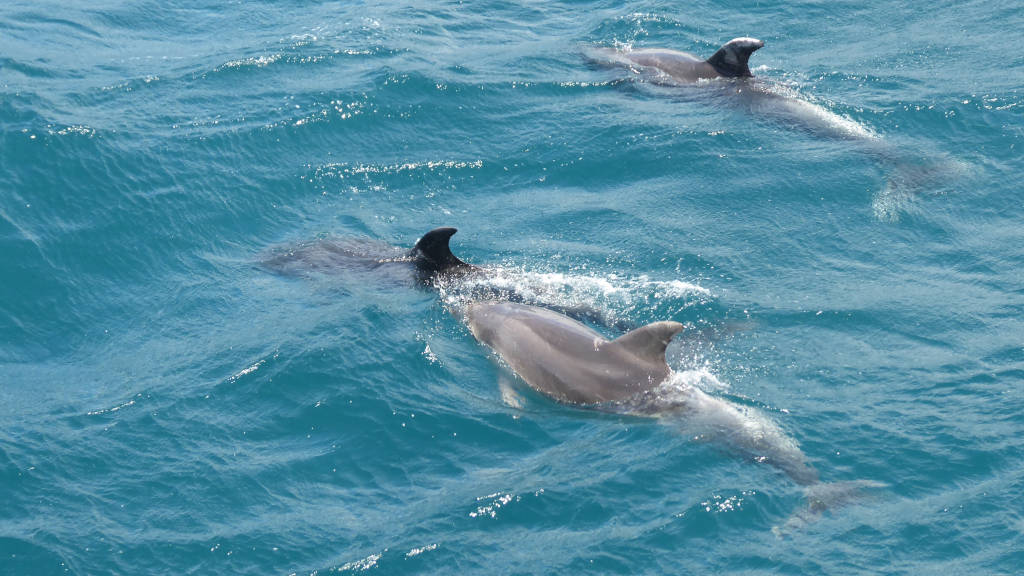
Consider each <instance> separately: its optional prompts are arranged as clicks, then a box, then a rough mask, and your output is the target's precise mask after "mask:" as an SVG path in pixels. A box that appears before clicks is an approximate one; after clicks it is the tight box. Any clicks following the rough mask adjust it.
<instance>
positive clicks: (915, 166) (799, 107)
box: [584, 37, 968, 221]
mask: <svg viewBox="0 0 1024 576" xmlns="http://www.w3.org/2000/svg"><path fill="white" fill-rule="evenodd" d="M763 47H764V42H762V41H761V40H758V39H756V38H747V37H743V38H735V39H733V40H730V41H729V42H726V43H725V44H724V45H722V47H721V48H719V49H718V50H717V51H716V52H715V53H714V54H713V55H712V56H711V57H710V58H707V59H706V60H702V59H701V58H700V57H699V56H695V55H693V54H689V53H687V52H680V51H678V50H669V49H664V48H639V49H624V50H616V49H614V48H602V47H594V48H586V49H584V55H585V57H586V58H587V59H588V60H590V61H591V62H592V63H594V64H597V65H600V66H616V67H619V66H624V67H626V68H629V69H631V70H633V71H634V72H638V73H647V74H649V75H650V78H651V80H652V82H654V83H656V84H667V85H671V86H692V87H693V90H690V91H686V93H685V94H684V95H686V96H699V97H706V98H708V99H711V100H714V101H717V102H721V103H723V104H725V105H728V106H734V107H737V108H740V109H741V110H745V111H747V112H748V113H750V114H751V116H753V117H755V118H763V119H767V120H770V121H774V122H776V123H781V124H783V125H785V126H787V127H789V128H791V129H796V130H801V131H805V132H809V133H811V134H814V135H816V136H820V137H825V138H831V139H836V140H842V141H849V142H852V143H853V144H854V145H855V147H856V149H857V150H858V151H860V152H861V153H863V154H865V155H867V156H869V157H871V158H872V159H874V160H875V161H876V162H878V163H879V164H880V165H882V166H883V167H886V168H888V172H889V173H888V175H887V178H886V184H885V186H884V187H883V188H882V189H881V190H879V191H878V192H876V194H875V198H874V200H873V201H872V208H873V210H874V212H875V215H876V217H878V218H879V219H880V220H892V221H894V220H897V219H898V218H899V211H900V208H901V206H902V205H903V204H905V203H906V201H907V200H909V199H910V198H911V197H912V196H913V195H914V194H916V193H917V192H920V191H924V190H927V189H929V188H933V187H945V186H949V185H950V183H952V182H955V181H956V180H957V179H958V178H959V177H960V176H963V175H964V174H965V173H966V172H967V169H968V166H967V165H966V164H964V163H963V162H961V161H958V160H956V159H954V158H950V157H948V156H947V155H945V154H942V153H931V154H922V153H921V151H920V150H919V148H920V145H919V144H917V145H913V146H902V147H901V146H896V145H894V144H893V143H892V142H890V141H888V140H887V139H884V138H882V137H880V136H879V135H878V134H877V133H876V132H874V131H873V130H871V129H870V128H869V127H867V126H865V125H863V124H861V123H860V122H857V121H856V120H853V119H851V118H848V117H846V116H843V115H840V114H837V113H835V112H833V111H832V110H829V109H828V108H827V107H825V106H821V105H819V104H816V103H814V102H812V101H810V100H808V99H806V98H804V97H801V95H800V94H799V93H798V92H797V91H796V90H794V89H793V88H791V87H789V86H786V85H784V84H780V83H778V82H773V81H771V80H768V79H764V78H757V77H755V76H754V75H753V73H752V72H751V71H750V66H749V60H750V57H751V55H752V54H753V53H754V52H756V51H757V50H759V49H761V48H763Z"/></svg>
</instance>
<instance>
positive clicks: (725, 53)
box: [707, 38, 764, 77]
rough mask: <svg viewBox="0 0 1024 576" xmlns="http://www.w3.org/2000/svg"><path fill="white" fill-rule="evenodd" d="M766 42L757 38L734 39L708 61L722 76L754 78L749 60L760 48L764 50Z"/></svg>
mask: <svg viewBox="0 0 1024 576" xmlns="http://www.w3.org/2000/svg"><path fill="white" fill-rule="evenodd" d="M763 46H764V42H762V41H760V40H758V39H757V38H733V39H732V40H729V41H728V42H726V43H725V44H723V45H722V47H721V48H719V49H718V52H715V53H714V55H713V56H711V58H708V59H707V63H708V64H710V65H711V66H712V67H713V68H714V69H715V70H716V71H717V72H718V73H719V74H721V75H722V76H729V77H737V76H753V74H751V73H750V67H749V66H748V65H747V60H749V59H750V55H751V54H753V53H754V52H755V51H756V50H757V49H758V48H762V47H763Z"/></svg>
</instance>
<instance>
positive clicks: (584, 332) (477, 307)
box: [466, 301, 683, 404]
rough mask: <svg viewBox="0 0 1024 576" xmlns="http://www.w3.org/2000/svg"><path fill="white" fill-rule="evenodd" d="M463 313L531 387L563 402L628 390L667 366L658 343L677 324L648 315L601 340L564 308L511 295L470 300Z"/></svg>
mask: <svg viewBox="0 0 1024 576" xmlns="http://www.w3.org/2000/svg"><path fill="white" fill-rule="evenodd" d="M466 321H467V323H468V324H469V328H470V330H471V331H472V333H473V336H475V337H476V339H477V340H479V341H480V342H482V343H483V344H486V345H487V346H490V347H491V348H492V349H493V350H494V351H495V352H497V353H498V355H499V356H501V358H502V359H503V360H505V362H506V363H508V365H509V366H510V367H511V368H512V370H513V371H515V372H516V374H518V375H519V376H520V377H522V379H523V380H525V381H526V383H527V384H529V385H530V387H531V388H533V389H535V390H537V391H538V392H541V393H543V394H546V395H548V396H550V397H552V398H554V399H555V400H558V401H560V402H565V403H569V404H601V403H605V402H619V401H624V400H627V399H629V398H632V397H634V396H635V395H636V394H638V393H640V392H644V391H647V390H650V389H652V388H654V387H655V386H658V385H659V384H661V383H662V382H663V381H664V380H665V379H666V378H667V377H668V376H669V374H670V373H671V370H670V369H669V366H668V364H667V363H666V362H665V348H666V347H667V346H668V343H669V341H670V340H671V339H672V337H673V336H674V335H675V334H677V333H679V331H680V330H682V329H683V326H682V324H679V323H678V322H656V323H654V324H648V325H647V326H642V327H640V328H637V329H636V330H633V331H632V332H629V333H627V334H625V335H623V336H621V337H619V338H618V339H616V340H613V341H608V340H606V339H605V338H604V337H602V336H601V335H600V334H598V333H597V332H595V331H594V330H593V329H591V328H590V327H588V326H586V325H585V324H582V323H580V322H578V321H576V320H573V319H572V318H569V317H568V316H565V315H564V314H560V313H558V312H555V311H552V310H548V309H545V308H539V307H537V306H529V305H526V304H518V303H513V302H500V301H491V302H474V303H472V304H470V305H469V306H468V307H467V314H466Z"/></svg>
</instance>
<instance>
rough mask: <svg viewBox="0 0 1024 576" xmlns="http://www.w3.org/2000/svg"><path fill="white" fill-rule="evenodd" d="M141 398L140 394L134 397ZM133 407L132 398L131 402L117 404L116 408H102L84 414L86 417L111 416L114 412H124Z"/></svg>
mask: <svg viewBox="0 0 1024 576" xmlns="http://www.w3.org/2000/svg"><path fill="white" fill-rule="evenodd" d="M141 396H142V394H139V395H138V396H136V398H138V397H141ZM134 405H135V398H132V399H131V400H129V401H127V402H122V403H121V404H118V405H117V406H114V407H112V408H103V409H100V410H92V411H90V412H86V415H87V416H99V415H101V414H113V413H114V412H120V411H121V410H124V409H125V408H130V407H131V406H134Z"/></svg>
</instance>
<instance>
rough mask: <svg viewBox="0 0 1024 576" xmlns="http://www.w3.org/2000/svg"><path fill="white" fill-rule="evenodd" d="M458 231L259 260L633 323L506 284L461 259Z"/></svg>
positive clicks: (324, 242)
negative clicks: (455, 244)
mask: <svg viewBox="0 0 1024 576" xmlns="http://www.w3.org/2000/svg"><path fill="white" fill-rule="evenodd" d="M457 231H458V230H456V229H455V228H451V227H441V228H435V229H433V230H431V231H429V232H427V233H426V234H424V235H423V236H422V237H420V238H419V239H418V240H416V242H415V243H414V245H413V247H412V248H409V249H403V248H400V247H396V246H392V245H390V244H386V243H383V242H379V241H375V240H370V239H365V238H362V239H357V238H325V239H320V240H317V241H314V242H309V243H305V244H301V245H298V246H293V247H289V248H285V249H278V250H276V251H275V252H273V253H272V254H270V255H269V256H268V257H267V258H265V259H264V260H263V261H262V262H261V264H262V266H263V267H264V268H265V269H268V270H270V271H272V272H276V273H278V274H281V275H284V276H308V275H310V274H312V273H325V274H330V275H333V276H355V277H356V278H355V279H354V280H353V281H355V282H364V281H366V280H365V279H364V278H362V276H363V275H366V274H372V280H373V281H375V282H377V283H378V284H386V283H390V284H394V285H403V286H405V285H412V286H421V287H424V288H432V289H436V290H438V291H439V292H441V293H442V296H451V297H453V298H454V299H455V300H458V301H470V300H486V299H492V300H493V299H504V300H511V301H516V302H529V303H535V304H544V305H546V306H548V307H551V308H553V309H556V310H558V311H559V312H561V313H563V314H567V315H569V316H571V317H572V318H576V319H579V320H586V321H589V322H594V323H596V324H598V325H601V326H606V327H609V328H613V329H616V330H629V329H631V328H635V327H636V324H635V323H633V322H632V321H630V320H628V319H623V318H619V317H617V316H615V315H614V314H613V313H611V312H610V311H608V310H605V309H602V308H600V307H598V306H596V305H593V304H590V303H587V302H581V301H579V299H572V300H571V302H570V303H567V302H565V301H564V300H563V301H560V300H559V298H558V297H557V296H558V295H557V294H556V293H553V292H552V291H551V290H550V288H549V287H548V286H544V285H541V286H532V285H529V283H524V282H521V281H520V280H519V279H518V278H513V281H511V282H510V281H509V278H508V271H507V270H503V269H500V268H492V267H486V266H477V265H474V264H469V263H467V262H465V261H463V260H461V259H460V258H459V257H457V256H456V255H455V254H453V253H452V250H451V246H450V242H451V238H452V236H454V235H455V233H456V232H457Z"/></svg>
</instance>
